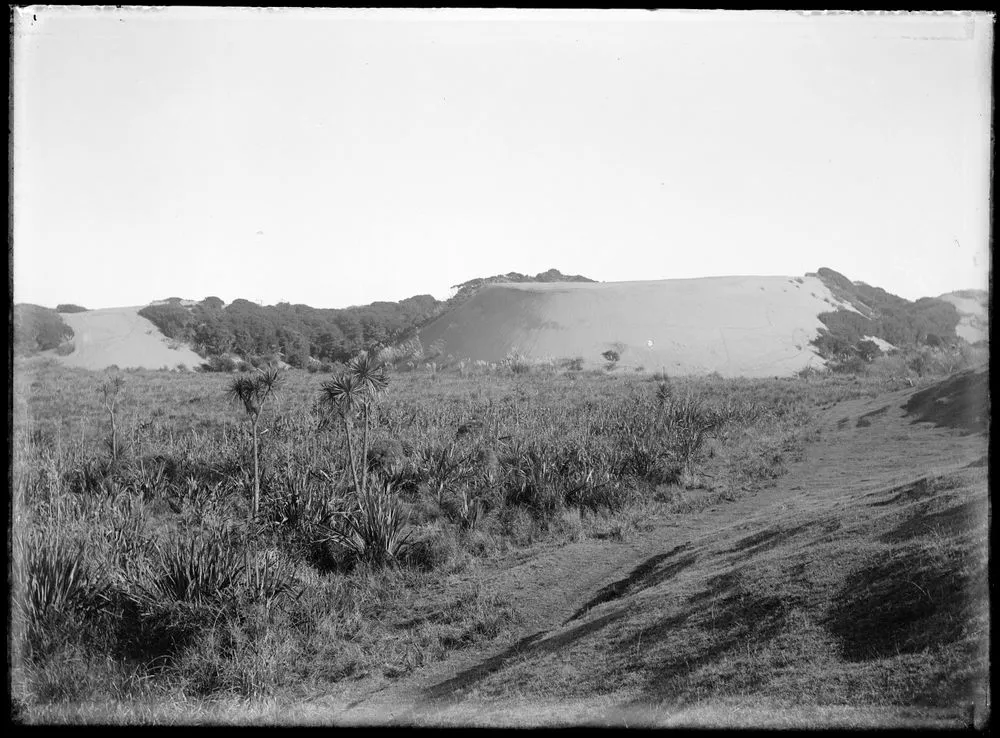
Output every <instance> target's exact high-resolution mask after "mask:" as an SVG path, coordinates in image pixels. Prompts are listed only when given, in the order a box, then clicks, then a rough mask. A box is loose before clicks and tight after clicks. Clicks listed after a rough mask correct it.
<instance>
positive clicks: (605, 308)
mask: <svg viewBox="0 0 1000 738" xmlns="http://www.w3.org/2000/svg"><path fill="white" fill-rule="evenodd" d="M838 309H840V310H848V309H850V310H853V308H851V307H850V306H849V305H847V304H846V303H844V302H842V301H840V300H838V299H837V298H836V297H834V295H833V294H832V293H831V292H830V290H829V289H828V288H827V287H826V285H824V284H823V282H822V281H821V280H820V279H819V278H818V277H808V276H807V277H784V276H764V277H758V276H753V277H749V276H747V277H744V276H733V277H704V278H697V279H668V280H651V281H636V282H600V283H568V282H560V283H524V284H498V285H489V286H486V287H483V288H482V290H481V291H480V292H479V293H477V294H476V295H475V296H474V297H472V298H471V299H470V300H469V301H468V302H466V303H465V304H463V305H461V306H459V307H458V308H456V309H455V310H452V311H450V312H448V313H446V314H444V315H442V316H440V317H438V318H437V319H435V320H433V321H431V322H430V323H429V324H428V325H426V326H424V327H423V328H421V330H420V331H419V336H420V339H421V341H422V342H423V345H424V346H430V345H431V344H434V343H436V342H440V345H443V348H444V352H445V354H449V355H451V356H453V357H454V358H456V359H470V360H482V361H490V362H495V361H501V360H503V359H504V357H506V356H507V355H508V354H509V353H510V352H517V353H520V354H522V355H524V356H525V357H527V358H529V359H535V360H541V359H563V358H580V359H582V360H583V366H584V367H601V366H606V365H607V364H608V359H607V358H605V357H604V356H603V354H605V352H607V351H614V352H617V354H618V356H619V360H618V361H617V362H616V365H617V366H618V367H619V368H620V369H632V370H636V369H639V368H640V367H641V368H643V369H645V370H648V371H653V370H659V369H664V370H666V371H667V372H668V373H673V374H704V373H711V372H718V373H719V374H721V375H723V376H751V377H756V376H784V375H790V374H793V373H795V372H797V371H799V370H801V369H802V368H804V367H806V366H810V365H814V366H821V365H822V364H823V360H822V359H821V358H820V357H819V356H818V354H817V353H816V351H815V350H814V348H813V347H812V346H811V344H810V342H811V341H812V340H813V338H815V337H816V335H817V333H818V331H819V329H820V328H822V327H823V324H822V323H821V322H820V320H819V318H818V317H817V316H818V315H819V314H820V313H822V312H827V311H831V310H838Z"/></svg>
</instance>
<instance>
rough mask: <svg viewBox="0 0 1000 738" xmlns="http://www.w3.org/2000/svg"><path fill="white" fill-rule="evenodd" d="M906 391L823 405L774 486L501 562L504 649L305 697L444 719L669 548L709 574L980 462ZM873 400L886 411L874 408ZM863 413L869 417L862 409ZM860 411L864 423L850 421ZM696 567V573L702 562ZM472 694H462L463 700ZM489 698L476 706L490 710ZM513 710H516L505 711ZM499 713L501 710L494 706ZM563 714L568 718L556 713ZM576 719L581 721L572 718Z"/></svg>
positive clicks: (366, 715)
mask: <svg viewBox="0 0 1000 738" xmlns="http://www.w3.org/2000/svg"><path fill="white" fill-rule="evenodd" d="M913 393H914V390H903V391H900V392H895V393H892V394H887V395H882V396H880V397H878V398H875V399H872V400H854V401H850V402H845V403H841V404H839V405H837V406H835V407H834V408H832V409H831V410H829V411H828V412H827V414H826V417H825V418H824V420H823V422H822V425H821V426H820V431H821V440H820V441H819V442H814V443H812V444H810V445H809V446H807V447H806V449H805V453H804V456H803V458H802V459H801V460H799V461H797V462H795V463H793V464H791V465H790V467H789V470H788V473H787V474H786V475H785V476H783V477H782V478H781V479H779V480H778V482H777V484H775V485H774V486H772V487H770V488H767V489H762V490H759V491H757V492H756V493H753V494H749V495H747V496H745V497H742V498H740V499H737V500H736V501H733V502H726V503H722V504H720V505H717V506H715V507H711V508H709V509H706V510H704V511H702V512H700V513H696V514H687V515H682V516H674V517H673V518H668V517H664V518H661V519H659V520H655V521H650V522H651V526H650V528H651V529H650V530H648V531H646V532H644V533H641V534H636V535H634V537H633V538H632V539H631V540H629V541H627V542H625V543H612V542H607V541H596V540H585V541H581V542H578V543H573V544H570V545H566V546H562V547H556V548H552V549H550V550H544V551H541V552H540V553H538V554H537V555H534V556H532V557H531V558H529V559H527V560H524V561H521V562H519V563H516V564H514V565H513V566H508V568H505V569H501V570H499V571H497V572H496V573H495V574H494V575H493V580H494V581H493V582H492V583H491V587H496V588H498V589H499V590H500V591H504V592H509V593H510V598H511V599H512V601H513V602H514V603H515V604H516V605H517V607H518V610H519V611H520V612H521V613H522V615H523V622H522V624H521V627H520V632H519V633H518V635H517V638H516V642H515V644H514V645H513V646H505V647H503V648H494V649H472V650H469V651H464V652H460V653H457V654H455V655H453V656H452V657H450V658H448V659H446V660H444V661H441V662H437V663H434V664H431V665H429V666H427V667H425V668H423V669H420V670H418V671H416V672H413V673H411V674H409V675H407V676H406V677H403V678H401V679H398V680H396V681H390V682H383V683H381V684H377V685H372V684H371V683H370V682H368V683H360V684H357V685H353V686H347V687H346V689H343V690H342V689H341V687H342V685H337V686H336V687H335V689H336V690H337V693H336V694H333V695H330V696H328V697H325V698H323V699H321V700H318V701H315V702H313V703H312V704H313V706H314V707H316V708H319V709H320V710H321V711H322V712H323V713H324V714H327V715H329V718H330V719H331V720H334V721H337V722H350V723H387V722H398V723H412V722H418V721H421V722H422V721H427V720H428V719H429V718H430V719H439V720H447V719H448V718H447V715H448V713H449V711H451V712H452V714H455V712H456V705H457V706H458V707H457V711H458V713H461V711H462V710H465V714H468V710H470V709H472V708H471V707H470V706H471V705H473V704H475V703H474V689H475V685H476V682H477V681H479V680H480V679H482V678H483V677H485V676H487V675H489V674H491V673H494V672H496V671H498V670H500V669H502V668H503V667H504V665H505V664H506V663H509V662H510V661H512V660H514V659H516V658H517V655H518V651H523V652H527V651H530V650H539V649H542V650H544V649H545V647H546V644H547V643H553V644H558V642H559V639H561V638H562V639H565V638H567V636H568V635H570V634H579V633H580V632H581V631H583V630H586V629H587V628H588V627H594V628H596V627H600V626H601V625H603V624H604V621H606V620H607V618H609V617H612V616H613V615H602V614H600V613H601V612H602V611H600V610H596V611H595V617H591V618H588V617H587V616H586V611H583V612H581V608H585V606H587V605H588V604H590V605H592V606H593V607H595V608H597V607H599V606H600V604H602V602H604V601H609V600H610V599H613V598H614V597H615V596H616V595H617V593H618V592H619V591H624V590H625V589H627V588H628V586H629V584H630V582H631V581H633V580H635V579H637V578H641V575H642V573H643V567H646V568H649V567H650V566H652V565H657V564H660V563H661V562H662V561H664V560H666V559H667V558H668V557H670V556H676V555H678V554H680V555H690V554H691V553H694V552H696V553H697V555H698V558H699V561H701V562H705V561H708V560H714V561H715V562H716V563H715V565H716V566H717V571H719V572H721V571H724V570H728V569H729V568H731V566H732V556H731V553H732V551H731V546H732V544H733V540H734V538H743V537H745V536H748V535H753V534H754V533H755V532H760V531H764V530H765V529H768V528H771V527H772V526H773V524H774V521H775V519H776V518H779V517H780V518H781V519H782V521H783V522H788V520H789V515H790V514H791V515H792V516H793V517H798V516H802V518H803V519H815V518H816V517H817V516H818V515H821V514H822V513H823V512H824V511H826V512H833V511H835V510H837V509H838V508H843V507H844V506H845V505H850V504H852V503H851V501H852V500H853V499H856V498H857V497H858V496H864V495H865V494H868V493H869V492H871V491H874V490H877V489H883V490H884V489H885V488H887V487H889V486H893V485H897V484H900V483H904V482H908V481H913V480H915V479H917V478H919V477H920V476H924V475H927V474H934V473H943V472H946V471H949V470H953V469H956V468H961V467H963V466H966V465H967V464H969V463H971V462H973V461H976V460H977V459H979V458H981V457H982V456H983V455H984V454H985V453H986V452H987V444H986V441H985V439H984V438H983V436H981V435H966V436H961V435H959V434H958V433H957V432H955V431H952V430H949V429H946V428H934V427H930V426H929V425H928V424H923V423H922V424H919V425H914V424H913V423H912V422H911V420H912V418H910V417H907V416H905V415H904V412H903V410H902V408H901V405H902V404H903V403H904V402H905V401H906V399H907V398H908V397H909V396H911V395H912V394H913ZM882 408H887V409H885V410H884V411H883V410H882ZM869 414H872V415H869ZM865 415H868V419H867V420H868V421H869V422H870V423H871V424H870V425H869V426H866V427H863V428H862V427H858V426H857V421H858V419H859V418H861V417H862V416H865ZM702 573H704V569H702ZM470 693H473V698H472V701H466V702H465V703H464V707H463V706H462V704H461V701H462V700H463V699H464V698H465V697H466V696H467V695H469V694H470ZM491 707H492V706H491V705H488V704H486V705H483V706H481V707H477V708H475V709H478V710H479V713H480V714H482V710H489V709H490V708H491ZM560 707H562V708H563V712H564V713H565V712H566V710H569V711H571V712H570V713H569V714H568V717H569V718H570V719H574V720H575V719H578V718H581V716H589V717H590V718H591V719H593V716H594V715H595V714H597V715H601V714H606V712H607V710H611V709H613V708H612V707H611V706H610V704H608V705H604V706H602V704H601V701H600V700H593V701H589V702H588V703H587V704H585V705H576V706H571V705H562V706H558V705H557V706H554V707H553V710H554V711H555V712H556V713H558V712H559V709H560ZM515 712H516V709H515ZM499 715H500V716H501V719H504V720H506V721H509V720H510V719H511V713H510V712H503V711H501V712H500V713H499ZM564 717H566V715H564ZM581 719H582V718H581Z"/></svg>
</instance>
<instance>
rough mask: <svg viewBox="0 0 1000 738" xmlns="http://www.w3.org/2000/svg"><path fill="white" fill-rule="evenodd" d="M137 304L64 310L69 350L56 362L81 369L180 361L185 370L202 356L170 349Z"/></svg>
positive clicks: (172, 365)
mask: <svg viewBox="0 0 1000 738" xmlns="http://www.w3.org/2000/svg"><path fill="white" fill-rule="evenodd" d="M141 309H142V308H141V307H121V308H107V309H104V310H88V311H87V312H83V313H64V314H63V315H62V319H63V320H64V321H66V324H67V325H69V327H70V328H72V329H73V333H74V336H73V344H74V346H75V349H74V350H73V353H71V354H67V355H66V356H58V355H56V354H55V352H46V353H47V354H51V355H52V356H55V358H57V359H58V360H59V361H60V362H62V363H64V364H67V365H69V366H77V367H82V368H84V369H106V368H107V367H109V366H112V365H117V366H118V367H119V368H121V369H128V368H133V367H134V368H140V369H161V368H163V367H166V368H168V369H173V368H175V367H176V366H177V365H178V364H184V365H185V366H187V367H188V368H189V369H192V368H194V367H196V366H198V365H200V364H201V363H202V362H203V361H204V359H202V358H201V357H200V356H198V354H196V353H195V352H194V351H192V350H191V349H189V348H187V347H181V348H171V347H170V341H169V339H167V338H166V337H165V336H164V335H163V334H162V333H160V329H159V328H157V327H156V326H155V325H153V323H152V322H150V321H149V320H147V319H146V318H144V317H142V316H141V315H139V310H141Z"/></svg>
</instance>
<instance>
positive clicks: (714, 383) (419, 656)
mask: <svg viewBox="0 0 1000 738" xmlns="http://www.w3.org/2000/svg"><path fill="white" fill-rule="evenodd" d="M16 369H17V371H15V385H16V386H15V406H14V430H15V433H14V451H13V452H14V456H13V464H12V477H13V486H12V491H13V495H12V496H13V498H14V513H15V516H14V519H13V532H14V538H15V547H14V553H15V557H14V561H13V564H14V571H15V573H16V574H17V577H15V583H21V584H19V586H18V587H15V589H14V592H15V594H16V593H18V592H20V591H23V590H22V587H23V586H25V585H27V586H28V588H29V591H32V592H34V593H35V600H34V604H35V609H34V610H30V611H29V612H28V613H27V614H28V616H29V617H28V618H27V621H26V622H25V621H23V620H22V621H21V626H23V627H26V628H27V633H24V631H23V630H19V629H18V627H15V629H14V630H13V631H12V633H13V640H12V646H13V650H12V663H13V664H14V666H15V669H14V672H13V674H12V676H13V678H14V684H13V686H12V692H13V693H14V694H15V695H16V696H17V698H18V700H19V701H20V704H21V705H22V707H23V709H24V711H25V712H24V715H25V717H26V718H27V719H28V720H29V721H34V722H45V721H57V722H67V721H69V722H75V721H79V722H94V721H98V722H108V721H112V722H144V721H145V722H148V721H162V722H182V723H184V722H198V721H205V720H208V721H213V720H223V721H231V722H267V721H275V722H293V723H330V722H336V723H384V722H390V721H394V720H395V721H401V722H407V723H423V724H436V723H462V724H477V723H493V724H498V723H499V724H519V725H534V724H541V723H552V722H563V723H565V722H569V723H579V722H588V721H596V722H608V723H622V722H625V723H628V724H635V723H636V722H637V721H639V722H655V723H657V724H666V725H671V724H681V725H684V724H709V725H753V724H764V725H831V724H837V725H886V724H888V725H923V726H934V725H955V724H961V723H963V721H966V720H967V719H968V717H969V709H970V708H969V706H970V705H971V704H974V703H975V704H977V705H978V706H979V707H978V713H977V714H978V715H979V716H980V717H979V718H977V719H981V716H982V714H983V705H984V704H985V703H986V702H988V688H989V682H988V661H987V656H986V653H987V652H986V647H987V645H988V635H989V627H988V626H989V621H988V603H987V599H986V589H985V587H986V581H987V578H986V561H987V548H986V540H987V539H986V535H987V533H988V517H987V516H988V502H987V486H986V485H987V479H986V471H987V469H986V463H987V456H986V454H987V450H986V449H987V445H986V439H985V436H984V431H988V425H987V424H986V423H987V421H986V420H985V419H986V418H988V415H989V410H988V405H987V404H986V399H985V390H986V378H987V374H986V373H985V372H984V371H974V372H967V373H962V374H958V375H955V376H954V377H952V378H951V379H949V380H946V381H933V380H930V379H927V378H924V379H920V378H918V379H917V380H916V382H917V385H918V386H917V387H914V388H912V389H910V388H907V389H902V390H900V389H892V388H893V387H897V388H898V387H900V386H901V385H900V382H899V381H898V380H886V379H884V378H883V379H880V378H878V377H875V376H856V377H855V376H816V377H811V378H788V379H782V380H778V379H768V380H750V379H731V380H727V379H722V378H718V377H714V378H713V377H708V378H702V379H676V380H674V381H673V383H672V388H673V389H672V391H673V393H674V395H675V397H676V398H679V399H678V402H679V403H680V404H679V405H674V404H672V402H673V401H672V400H669V399H668V400H667V401H665V402H661V401H660V397H661V396H662V394H663V393H662V385H661V384H660V383H658V382H656V381H650V380H649V378H648V377H640V376H638V375H635V374H631V373H630V374H627V375H625V374H619V373H613V374H610V375H608V374H604V373H594V374H590V373H585V372H584V373H581V372H573V373H565V374H559V373H554V372H548V373H542V374H535V373H529V374H516V373H512V372H510V371H504V372H500V371H498V372H492V373H482V374H474V375H473V374H470V375H467V376H466V375H456V374H440V375H434V376H427V375H424V374H422V373H409V374H400V375H395V376H394V377H393V381H392V383H391V384H390V391H389V394H388V395H387V396H386V397H385V399H384V401H383V404H382V406H381V407H380V409H379V413H378V418H377V421H376V422H375V423H374V438H373V442H372V446H373V449H376V450H377V453H376V454H375V456H376V458H377V460H378V461H377V463H376V464H375V467H374V468H375V469H377V470H378V471H377V474H378V475H379V478H380V479H381V478H384V477H391V478H392V479H393V480H394V483H395V484H396V485H397V487H396V490H397V494H398V498H399V503H400V505H401V506H402V509H403V510H405V511H406V513H407V514H408V522H407V530H408V531H409V533H410V534H411V536H412V542H413V544H414V546H413V548H412V550H411V551H409V552H408V553H407V554H406V555H405V556H403V557H401V559H400V561H399V562H398V565H397V566H394V567H390V568H388V569H385V570H371V569H367V568H365V567H363V566H355V567H351V566H349V565H348V564H350V562H349V561H346V560H345V559H344V557H343V556H342V552H338V551H336V550H330V548H329V547H328V546H326V545H316V540H317V535H316V534H317V532H318V531H319V530H320V528H318V527H317V521H319V520H322V519H323V516H326V515H329V514H334V515H337V514H340V513H342V512H343V511H344V510H345V509H346V508H345V505H347V504H349V502H350V492H349V484H348V482H347V473H346V466H345V461H344V455H343V449H344V441H345V439H344V437H343V434H342V433H341V432H339V430H338V427H337V426H336V425H334V426H333V427H326V426H324V425H323V424H322V423H321V422H319V421H321V418H320V417H319V416H318V415H317V414H316V413H315V407H314V401H315V396H316V390H317V389H318V385H319V381H320V380H319V378H315V377H312V376H310V375H308V374H306V373H304V372H289V373H288V374H287V376H286V384H285V388H284V390H283V392H282V394H281V395H280V397H279V400H278V401H277V402H276V404H275V406H274V408H273V410H271V411H269V413H268V415H267V417H266V418H265V421H264V431H265V432H264V433H262V438H263V439H264V440H263V449H262V450H263V459H262V466H263V469H264V480H263V483H262V487H263V501H262V510H261V515H260V516H259V517H258V518H256V519H255V520H251V521H247V520H246V511H247V504H246V499H247V494H248V488H249V486H248V478H247V474H246V469H247V466H248V463H247V461H248V457H247V446H248V444H247V435H246V432H245V427H244V425H243V424H242V423H241V421H240V414H239V412H238V411H237V410H236V409H234V408H233V407H231V406H227V404H226V401H225V399H224V389H225V386H226V383H227V381H228V379H227V378H226V377H223V376H219V375H210V374H209V375H199V374H187V375H183V374H177V373H158V372H127V373H125V375H124V377H125V380H126V385H125V387H126V397H125V398H124V399H123V402H122V404H121V406H120V412H121V418H122V423H121V426H120V429H121V433H122V435H123V437H124V442H123V444H122V445H123V447H124V449H125V450H124V451H123V458H122V460H121V461H120V462H119V463H118V464H117V465H113V466H111V467H108V466H107V465H106V463H105V462H104V461H103V460H102V457H103V456H104V454H105V453H106V452H104V451H103V449H102V445H101V444H102V441H103V438H104V436H105V434H106V431H107V426H106V424H105V423H104V421H103V420H102V414H101V412H102V408H101V403H100V398H99V396H98V395H97V393H95V392H93V391H92V390H93V389H94V385H96V383H97V382H99V381H100V380H101V379H103V376H102V375H100V374H96V373H93V372H88V371H85V370H82V369H70V368H66V367H60V366H56V365H52V364H47V365H41V364H31V365H30V366H20V367H16ZM684 398H691V399H693V401H694V402H695V407H702V408H705V407H712V408H716V410H717V411H718V412H719V413H720V414H719V415H718V416H717V417H723V416H724V417H725V418H726V419H727V420H726V422H725V424H724V425H723V426H720V427H719V428H718V429H717V431H716V432H715V433H714V434H713V435H712V437H711V438H709V439H708V440H707V442H706V444H705V445H704V446H703V447H701V448H700V451H698V452H697V453H692V454H690V455H688V456H687V457H686V461H687V464H686V467H685V466H682V467H681V468H680V470H679V468H678V467H677V466H676V462H677V461H678V457H677V456H676V454H677V453H678V450H679V449H680V448H681V447H680V446H678V440H679V439H680V437H681V436H680V435H678V434H680V433H681V431H680V429H679V428H677V427H674V426H670V427H669V428H664V427H663V426H661V425H659V424H658V419H659V418H661V416H662V414H663V413H667V415H668V416H669V415H670V413H672V412H673V411H674V409H677V408H680V409H681V410H683V408H684V407H689V405H687V404H685V403H686V400H684ZM678 417H681V416H678ZM651 421H652V422H654V425H652V426H646V425H645V423H647V422H651ZM643 427H651V428H654V429H656V428H659V429H660V430H658V431H656V432H655V433H653V434H650V433H647V432H644V431H642V430H641V429H642V428H643ZM394 442H395V443H394ZM449 459H451V461H455V460H457V459H466V460H471V461H469V462H468V464H467V465H466V466H465V467H464V468H463V470H462V471H461V474H458V475H452V476H451V477H449V476H448V469H449V468H452V467H449V463H450V462H449ZM470 498H473V499H474V500H478V501H480V502H481V503H482V507H480V508H474V509H477V510H479V512H478V513H476V514H475V516H472V513H471V509H470V507H469V506H468V505H466V506H463V501H464V502H468V501H469V499H470ZM19 541H20V542H21V543H25V542H27V543H29V544H31V542H34V544H36V545H37V546H38V548H37V549H32V548H31V546H30V545H29V546H28V548H27V549H25V548H23V547H19V546H20V544H19V543H18V542H19ZM33 550H36V551H37V552H38V554H39V555H33V554H32V552H33ZM211 557H214V558H211ZM18 561H20V562H21V563H22V564H24V563H25V562H26V563H27V565H28V566H27V569H28V571H27V572H23V573H19V572H20V571H23V570H19V568H18ZM68 563H69V564H73V565H74V566H77V568H76V569H74V570H73V571H74V572H76V573H75V574H72V575H70V576H69V578H68V579H67V578H65V577H63V578H62V579H59V576H61V574H62V575H65V574H67V573H68V572H69V571H70V570H69V568H68V567H67V566H66V565H67V564H68ZM209 563H210V564H211V567H209V568H205V566H206V565H207V564H209ZM164 567H166V568H164ZM171 572H172V573H171ZM199 572H200V573H199ZM227 572H228V573H227ZM60 573H61V574H60ZM165 573H169V574H170V576H166V577H165V576H164V575H165ZM190 576H195V577H196V579H195V581H192V580H190V579H186V577H190ZM53 577H54V578H53ZM74 577H75V578H74ZM201 577H204V578H201ZM185 582H187V583H188V584H190V585H192V587H187V586H178V585H182V584H184V583H185ZM52 583H55V584H56V585H57V586H55V587H54V588H46V587H47V585H48V584H52ZM43 585H44V586H43ZM46 593H49V594H46ZM52 593H55V594H56V595H60V596H63V595H64V596H65V599H63V600H59V599H58V597H57V598H56V599H55V600H51V599H47V598H51V597H52ZM60 593H61V594H60ZM17 602H21V600H19V599H18V598H17V597H15V603H17ZM53 602H54V603H56V604H59V603H60V602H61V605H60V606H59V607H55V608H47V605H51V604H53ZM18 612H19V610H18V609H15V614H17V613H18ZM15 625H17V622H15ZM19 627H20V626H19ZM22 636H23V637H22ZM984 690H985V696H984Z"/></svg>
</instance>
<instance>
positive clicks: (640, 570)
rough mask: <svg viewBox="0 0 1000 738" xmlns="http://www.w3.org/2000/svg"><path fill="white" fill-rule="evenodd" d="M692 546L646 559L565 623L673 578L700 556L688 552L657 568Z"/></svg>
mask: <svg viewBox="0 0 1000 738" xmlns="http://www.w3.org/2000/svg"><path fill="white" fill-rule="evenodd" d="M690 546H691V544H690V543H684V544H682V545H680V546H677V547H676V548H674V549H673V550H671V551H668V552H667V553H664V554H657V555H656V556H652V557H650V558H648V559H646V561H644V562H643V563H641V564H639V566H637V567H636V568H635V569H633V570H632V571H631V573H630V574H629V575H628V576H627V577H625V578H624V579H619V580H618V581H616V582H612V583H611V584H609V585H608V586H606V587H604V588H603V589H601V590H600V591H599V592H598V593H597V594H596V595H595V596H594V597H593V598H592V599H591V600H590V601H589V602H587V604H585V605H584V606H583V607H581V608H580V609H579V610H577V611H576V612H575V613H573V614H572V615H571V616H570V617H569V618H567V619H566V621H565V622H564V623H563V625H566V624H568V623H571V622H573V621H574V620H577V619H578V618H580V617H582V616H584V615H586V614H587V612H589V611H590V610H592V609H593V608H595V607H597V606H598V605H600V604H602V603H605V602H610V601H611V600H616V599H618V598H620V597H622V596H624V595H625V594H626V593H629V592H638V591H640V590H643V589H648V588H649V587H654V586H656V585H657V584H661V583H662V582H665V581H667V580H668V579H671V578H672V577H674V576H675V575H676V574H677V573H678V572H680V571H681V570H683V569H686V568H687V567H689V566H691V565H692V564H694V563H695V561H697V560H698V557H697V556H696V555H695V554H688V555H687V556H685V557H684V558H682V559H680V560H678V561H676V562H675V563H673V564H669V565H667V566H665V567H663V568H662V569H657V567H658V566H659V565H660V564H661V563H663V562H664V561H666V560H667V559H669V558H671V557H672V556H675V555H676V554H678V553H680V552H681V551H684V550H686V549H688V548H690Z"/></svg>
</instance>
